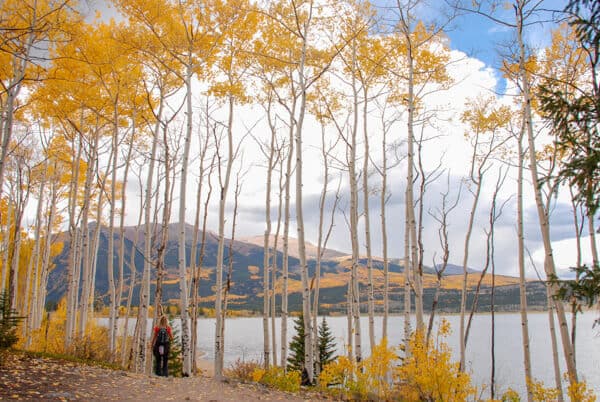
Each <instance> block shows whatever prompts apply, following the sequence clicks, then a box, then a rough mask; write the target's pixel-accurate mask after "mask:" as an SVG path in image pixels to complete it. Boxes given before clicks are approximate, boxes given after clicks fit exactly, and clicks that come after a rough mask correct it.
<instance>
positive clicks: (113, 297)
mask: <svg viewBox="0 0 600 402" xmlns="http://www.w3.org/2000/svg"><path fill="white" fill-rule="evenodd" d="M118 119H119V110H118V107H117V102H115V105H114V109H113V134H112V147H111V152H112V155H113V156H112V171H111V183H110V199H109V200H108V201H109V203H110V206H109V218H108V261H107V264H106V270H107V274H108V294H109V299H110V307H109V313H108V348H109V350H110V353H111V355H112V357H111V358H112V359H114V357H115V352H116V349H117V343H116V340H117V331H116V329H117V286H116V284H115V267H114V265H115V261H114V258H115V257H114V256H115V211H116V202H117V169H118V165H117V163H118V156H119V124H118ZM123 213H124V211H123ZM98 225H100V222H98Z"/></svg>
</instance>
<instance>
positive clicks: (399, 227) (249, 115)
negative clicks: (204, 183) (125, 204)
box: [89, 0, 591, 278]
mask: <svg viewBox="0 0 600 402" xmlns="http://www.w3.org/2000/svg"><path fill="white" fill-rule="evenodd" d="M386 2H387V3H389V1H387V0H378V1H377V5H378V6H384V5H385V3H386ZM394 3H395V2H394ZM440 3H441V1H440V0H435V1H434V0H431V1H430V2H424V4H425V5H424V6H422V8H421V9H420V10H419V12H420V13H422V14H423V16H425V17H427V18H429V17H432V16H433V17H437V18H441V15H442V11H441V9H440V6H439V5H440ZM469 3H470V2H469ZM563 3H564V2H563V1H559V0H551V1H546V2H544V7H545V8H548V9H552V8H554V9H556V8H562V7H563ZM89 4H90V6H91V7H92V8H99V9H100V11H101V12H102V13H103V14H104V15H105V16H106V15H109V16H110V15H112V12H111V11H110V10H107V8H106V6H105V5H104V4H103V2H101V1H96V2H90V3H89ZM500 13H501V15H502V17H503V18H507V19H509V20H510V19H511V18H512V11H511V10H510V9H506V10H500ZM539 18H540V19H543V18H544V16H542V15H540V16H539ZM550 28H551V27H550V26H549V25H548V24H537V25H535V26H532V27H530V28H528V29H527V31H526V39H527V41H528V43H530V44H531V45H532V46H533V48H541V47H543V46H544V45H546V44H547V43H548V42H549V29H550ZM446 33H447V35H448V37H449V41H450V42H449V44H450V48H451V49H452V58H453V60H454V61H455V62H454V63H453V64H452V65H451V67H450V69H451V74H452V75H453V77H454V78H455V80H456V81H457V82H460V84H459V85H456V86H454V87H452V88H450V89H449V90H448V91H447V92H444V93H440V94H435V95H433V96H432V97H431V98H430V99H429V100H428V103H429V105H430V106H431V107H440V108H444V109H454V111H453V112H448V116H446V117H447V121H445V122H444V123H440V126H439V127H438V129H439V131H440V132H442V133H444V134H443V135H442V136H441V137H440V138H438V139H437V140H436V141H435V143H433V144H429V145H427V149H426V152H425V157H424V159H425V160H424V163H425V165H426V166H429V167H430V168H433V167H434V166H435V165H437V163H438V161H439V160H443V163H444V167H445V168H446V169H447V171H446V172H448V176H447V177H448V182H449V183H450V197H451V198H452V197H456V196H457V194H458V190H459V188H461V189H462V190H461V200H460V202H459V205H458V208H457V209H456V210H454V211H453V212H452V214H451V216H450V222H451V223H450V226H449V231H450V243H451V255H450V263H453V264H456V265H462V260H463V254H464V253H463V248H464V241H465V233H466V228H467V225H466V224H467V221H468V213H469V210H470V208H471V194H470V193H469V191H468V189H467V187H466V186H465V185H464V184H463V185H462V187H461V182H462V181H463V178H464V176H465V174H466V173H467V171H468V161H469V160H470V153H469V152H468V144H467V143H466V142H465V140H464V137H463V135H462V134H463V132H464V130H465V128H464V127H463V126H462V124H461V123H460V121H459V119H458V114H459V113H460V110H461V109H460V107H461V106H460V105H463V104H464V102H465V101H466V99H467V98H468V97H470V96H473V95H475V94H478V93H481V94H484V95H487V96H490V95H492V94H494V93H496V94H498V98H499V100H500V102H510V96H508V95H507V96H503V95H502V94H503V93H505V92H506V93H510V92H511V88H510V85H508V84H507V83H506V82H505V81H504V80H503V78H502V77H501V75H500V74H499V73H498V71H497V68H498V67H499V65H500V60H501V57H500V55H499V52H501V51H502V49H503V46H504V45H505V44H507V43H511V38H512V37H511V35H510V30H509V28H506V27H503V26H499V25H497V24H494V23H493V22H492V21H490V20H489V19H486V18H485V17H482V16H477V15H473V14H465V15H460V16H458V17H457V18H455V19H454V20H453V21H452V22H451V23H450V25H449V26H448V29H447V31H446ZM457 105H458V106H457ZM449 106H451V107H449ZM457 107H458V109H457ZM260 113H261V111H260V109H254V110H253V109H252V108H250V107H247V108H243V109H242V110H240V111H239V112H238V116H242V120H243V121H241V122H240V124H239V126H238V127H239V128H238V130H241V129H243V127H244V125H245V126H253V125H254V124H257V126H256V127H257V130H262V129H264V126H262V128H261V124H262V123H260V122H259V121H258V120H257V118H256V116H257V115H259V114H260ZM397 130H400V131H402V130H403V128H401V127H399V128H398V129H397ZM305 133H306V134H305V139H304V140H305V145H306V151H305V158H306V161H305V171H304V183H305V185H304V190H303V191H304V202H303V206H304V214H305V227H306V239H307V241H310V242H312V243H316V241H317V230H316V228H317V225H318V219H319V208H318V201H319V193H320V191H321V185H320V183H321V182H322V179H323V175H322V169H321V166H322V163H321V161H320V155H319V152H317V151H316V148H317V147H318V146H319V145H320V144H319V143H320V137H319V135H316V134H315V133H320V129H319V128H318V126H317V124H316V122H315V121H314V120H312V119H310V118H309V119H308V120H307V122H306V127H305ZM373 152H377V153H378V152H379V150H378V149H377V150H376V151H373ZM377 155H378V154H377ZM374 158H375V159H376V157H374ZM244 161H245V164H246V165H247V166H248V168H249V169H250V171H251V173H250V174H247V175H246V176H245V178H244V180H243V189H242V194H241V196H240V207H239V217H238V223H237V228H236V238H240V237H249V236H257V235H262V234H263V231H264V228H265V223H264V215H265V211H264V209H265V202H264V183H265V179H264V177H265V176H264V169H262V168H261V167H260V165H262V155H260V153H259V152H258V150H257V149H256V147H254V148H253V147H252V146H251V145H249V146H248V147H247V151H246V152H245V154H244ZM405 170H406V167H405V165H404V164H401V165H400V166H399V167H398V168H397V169H396V170H395V171H393V172H392V173H391V174H390V177H389V187H390V192H391V195H390V199H389V201H388V204H387V208H386V214H387V225H388V249H389V256H390V257H396V258H397V257H402V256H403V255H404V247H403V236H404V205H405V200H404V188H405V183H404V181H405ZM343 180H344V181H343V182H342V185H341V188H342V192H344V190H346V194H344V196H343V197H342V200H341V202H340V206H341V208H342V209H345V210H346V211H347V210H348V204H349V202H348V197H347V185H346V180H347V179H346V177H345V176H344V179H343ZM374 180H377V179H376V178H375V179H374ZM494 181H495V179H489V180H487V181H486V182H485V183H484V190H483V194H482V197H481V201H480V204H479V206H478V209H477V212H476V220H475V225H474V229H473V234H472V238H471V247H470V250H469V259H468V265H469V266H470V267H472V268H475V269H481V268H483V266H484V264H485V238H486V236H485V230H486V229H487V222H488V213H489V207H490V200H491V193H492V191H493V185H494ZM331 186H332V187H335V186H337V176H336V177H335V178H334V179H333V182H332V184H331ZM528 186H529V187H530V186H531V184H530V183H526V187H528ZM446 187H447V185H446V175H444V176H442V178H441V179H439V180H437V181H436V182H434V183H432V184H431V185H430V186H429V188H428V190H427V195H426V199H425V201H424V207H425V211H426V213H425V215H424V221H423V228H424V230H423V235H424V244H425V264H426V265H429V266H431V265H433V263H434V262H439V261H440V253H441V252H440V248H439V241H438V233H437V228H438V225H437V223H436V222H435V220H434V219H433V218H432V217H431V216H430V215H429V214H428V213H427V211H431V212H432V213H434V211H435V209H436V208H439V206H440V202H441V196H440V194H441V193H442V192H444V191H447V190H446ZM129 191H130V198H131V199H132V201H131V202H132V203H134V202H137V201H134V200H136V197H137V192H138V191H139V188H136V185H131V186H130V187H129ZM232 192H233V189H232V190H231V193H232ZM515 192H516V184H515V181H514V176H510V175H509V178H508V179H507V181H506V183H505V185H504V187H503V190H502V192H501V194H500V201H501V202H505V201H506V207H505V209H504V210H503V214H502V216H501V217H500V219H499V220H498V222H497V224H496V230H495V264H496V271H497V272H498V273H505V274H509V275H518V267H517V246H516V241H517V235H516V227H515V221H516V218H515V216H516V215H515V208H516V207H515V200H514V196H513V195H514V193H515ZM566 193H568V191H567V192H564V191H563V192H562V194H561V195H560V196H559V197H558V198H557V199H556V200H555V201H554V202H553V208H552V212H551V223H552V225H551V235H552V240H553V249H554V256H555V260H556V265H557V267H558V269H559V272H563V273H564V272H566V270H567V268H568V267H569V266H572V265H574V263H575V252H574V250H575V247H574V244H575V240H574V229H573V222H572V212H571V206H570V205H569V200H568V198H567V197H565V194H566ZM176 194H178V193H177V190H176ZM194 198H195V189H194V190H193V191H190V192H189V194H188V197H187V203H188V205H189V206H193V205H194V203H195V200H194ZM292 198H293V197H292ZM231 199H232V196H230V200H231ZM361 202H362V201H361ZM175 203H177V200H175ZM331 203H332V201H331V197H330V198H329V200H328V206H329V207H330V206H331ZM273 204H275V200H273ZM175 208H176V205H175ZM228 209H229V211H230V212H231V209H232V205H231V203H230V205H229V207H228ZM369 209H370V212H371V225H372V226H371V234H372V241H373V245H374V247H373V252H374V254H376V255H381V243H382V242H381V238H382V236H381V230H380V225H379V214H380V211H379V200H378V198H377V196H374V197H372V198H370V208H369ZM193 212H194V211H191V208H189V207H188V210H186V216H187V221H188V222H189V223H193ZM329 213H330V208H327V210H326V214H327V215H328V214H329ZM217 215H218V214H217V209H216V205H214V206H213V209H212V211H211V214H210V215H209V225H208V226H209V229H210V230H213V231H216V230H217V227H218V224H217ZM346 216H347V214H346V215H345V214H344V213H340V212H338V213H337V214H336V216H335V226H334V228H333V231H332V237H331V240H330V243H329V244H328V247H329V248H334V249H338V250H340V251H343V252H348V253H349V252H350V236H349V234H348V226H347V223H346ZM173 217H174V219H176V217H177V211H176V210H174V211H173ZM272 217H273V219H275V218H276V206H274V207H273V209H272ZM294 217H295V214H294V210H293V209H292V220H293V219H294ZM135 218H136V217H134V216H129V217H128V221H129V223H130V224H132V223H133V222H134V221H135ZM229 223H230V222H228V224H229ZM363 223H364V219H361V222H360V224H361V229H360V230H361V239H360V244H361V253H364V244H365V240H364V236H363V235H362V233H363V232H364V228H363V226H362V225H363ZM274 224H275V223H274ZM292 225H293V224H292ZM227 230H228V231H229V230H230V229H227ZM525 232H526V246H527V248H528V251H529V253H530V254H531V260H530V263H529V264H528V268H527V276H528V277H531V278H534V277H536V273H535V270H534V266H535V267H536V268H537V270H538V271H539V272H540V273H542V271H543V268H542V267H543V255H544V252H543V246H542V242H541V236H540V231H539V225H538V219H537V212H536V210H535V205H534V203H533V197H532V193H531V191H530V189H529V190H528V191H527V193H526V196H525ZM290 234H291V235H292V236H295V234H296V232H295V226H292V228H291V230H290ZM229 235H230V233H228V234H226V236H228V237H229ZM583 255H584V262H585V261H590V260H591V257H590V251H589V239H588V238H584V239H583ZM542 275H543V274H542ZM542 277H543V276H542Z"/></svg>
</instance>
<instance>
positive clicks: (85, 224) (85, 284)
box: [77, 129, 99, 338]
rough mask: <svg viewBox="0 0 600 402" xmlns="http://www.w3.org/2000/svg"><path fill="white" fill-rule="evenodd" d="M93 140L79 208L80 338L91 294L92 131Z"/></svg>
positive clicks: (94, 150)
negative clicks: (80, 259)
mask: <svg viewBox="0 0 600 402" xmlns="http://www.w3.org/2000/svg"><path fill="white" fill-rule="evenodd" d="M92 135H93V138H92V141H91V143H90V149H89V153H88V165H87V170H86V173H85V174H86V176H85V185H84V190H83V206H82V208H81V251H80V254H81V256H82V264H83V265H82V267H81V296H80V298H79V325H78V326H77V336H78V337H79V338H82V337H83V335H84V334H85V328H86V325H87V318H88V313H89V311H88V306H89V303H90V297H91V294H92V289H91V286H92V261H91V248H92V244H91V239H90V229H89V221H88V220H89V212H90V197H91V189H92V187H93V186H92V180H93V178H94V177H95V173H96V170H95V167H96V157H97V147H98V135H99V133H98V131H97V129H94V132H93V133H92Z"/></svg>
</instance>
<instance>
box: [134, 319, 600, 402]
mask: <svg viewBox="0 0 600 402" xmlns="http://www.w3.org/2000/svg"><path fill="white" fill-rule="evenodd" d="M444 318H446V319H447V320H448V321H449V322H450V325H451V327H452V329H453V332H452V334H451V335H450V336H449V337H448V338H447V339H446V342H447V343H448V345H449V346H450V347H451V348H452V350H453V351H454V357H455V359H456V360H457V359H458V351H459V342H458V336H457V332H458V328H459V322H460V317H459V316H458V315H448V316H444ZM528 318H529V337H530V348H531V349H530V350H531V361H532V372H533V376H534V377H535V379H536V380H541V381H543V382H544V383H545V385H546V386H552V385H553V384H554V370H553V362H552V349H551V342H550V334H549V330H548V314H547V313H529V314H528ZM595 318H596V312H594V311H590V312H586V313H584V314H582V315H578V320H577V350H576V351H577V357H576V358H577V369H578V373H579V375H580V379H583V380H586V381H587V384H588V386H590V387H591V388H592V389H594V391H595V393H596V395H598V396H600V331H599V329H598V327H596V328H592V325H593V322H594V319H595ZM413 319H414V316H413ZM326 320H327V323H328V325H329V327H330V329H331V332H332V333H333V335H334V337H335V339H336V341H337V349H338V354H343V353H344V345H345V344H346V332H347V320H346V317H326ZM436 321H438V322H439V317H438V318H437V320H436ZM495 321H496V325H495V327H496V341H495V343H496V384H497V388H496V389H497V390H500V391H504V390H506V389H507V388H509V387H510V388H513V389H514V390H516V391H518V392H519V393H521V394H522V393H523V392H524V390H525V381H524V369H523V348H522V341H521V320H520V315H519V314H518V313H497V314H496V318H495ZM130 322H131V321H130ZM319 322H321V320H319ZM388 323H389V326H388V337H389V342H388V344H389V345H398V344H399V343H400V342H401V341H402V338H403V335H404V329H403V328H404V319H403V317H402V316H392V317H390V318H389V322H388ZM569 323H570V319H569ZM177 324H178V323H177V322H176V325H177ZM269 325H270V324H269ZM381 325H382V317H376V318H375V328H376V331H375V332H376V338H377V340H378V341H379V340H380V339H381ZM413 325H414V322H413ZM436 327H437V326H436ZM149 328H150V327H149ZM293 328H294V326H293V319H292V318H290V319H289V321H288V344H289V340H291V338H292V336H293V335H294V329H293ZM279 329H280V320H279V319H278V320H277V334H276V336H277V341H278V342H277V344H278V345H279V338H280V335H279ZM361 330H362V333H363V337H362V347H363V355H364V356H367V355H368V354H369V338H368V318H367V317H362V318H361ZM214 335H215V320H214V319H208V318H206V319H200V320H199V323H198V346H199V349H200V351H201V352H203V353H204V358H205V359H208V360H211V359H212V358H213V356H214ZM558 340H559V342H560V337H559V338H558ZM262 343H263V330H262V318H261V317H250V318H230V319H227V322H226V326H225V366H226V367H227V366H228V365H230V364H231V363H233V362H235V361H236V360H237V359H242V360H245V361H249V360H256V361H261V360H262V350H263V344H262ZM490 345H491V315H489V314H482V315H477V316H475V317H474V318H473V324H472V326H471V332H470V334H469V340H468V345H467V356H466V359H467V370H468V371H470V373H471V376H472V379H473V382H474V383H475V384H477V385H478V386H481V385H482V384H489V383H490V373H491V352H490ZM278 347H279V346H278ZM559 348H560V343H559ZM277 353H278V355H279V350H278V351H277ZM559 355H560V360H561V367H562V370H561V372H564V371H566V369H565V365H564V359H563V357H562V351H561V352H560V353H559ZM485 395H487V393H486V394H485Z"/></svg>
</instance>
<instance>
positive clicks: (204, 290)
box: [48, 224, 546, 313]
mask: <svg viewBox="0 0 600 402" xmlns="http://www.w3.org/2000/svg"><path fill="white" fill-rule="evenodd" d="M94 229H95V227H94V226H93V225H92V228H91V230H92V233H93V230H94ZM178 229H179V228H178V225H177V224H171V225H169V227H168V228H167V230H168V232H167V236H168V237H167V238H168V240H167V244H166V248H165V255H164V262H165V267H166V275H165V278H164V284H163V297H164V300H165V301H167V302H169V303H173V304H176V303H177V300H178V298H179V269H178V242H177V238H178V231H179V230H178ZM185 230H186V260H187V261H190V260H191V258H190V257H191V246H192V237H193V232H194V230H193V227H192V226H191V225H186V227H185ZM116 232H117V233H116V234H115V256H114V266H115V278H117V277H118V275H117V272H116V269H117V268H116V267H118V249H117V248H118V245H119V240H120V239H119V235H118V230H117V231H116ZM136 233H137V239H138V241H137V244H136V245H135V248H134V247H133V246H134V240H135V239H136ZM143 233H144V227H143V226H142V227H140V228H135V227H127V228H125V239H124V244H125V261H126V266H125V272H124V275H125V278H126V281H125V282H126V286H125V288H126V293H127V289H128V286H129V282H130V279H129V278H130V277H131V268H130V266H129V265H130V264H129V261H130V259H131V257H132V255H133V257H134V258H133V261H134V268H135V272H136V280H135V287H134V292H133V304H134V305H135V304H137V301H138V300H139V284H140V281H141V277H142V272H143V269H144V257H143V255H142V251H143V250H144V242H145V240H144V238H143ZM108 236H109V232H108V230H107V229H106V228H105V227H102V228H101V230H100V233H99V245H98V257H97V261H96V275H95V286H96V293H95V295H96V300H97V303H99V304H102V303H107V302H108V272H107V266H108V264H107V261H108ZM60 237H61V239H62V241H63V242H64V247H63V250H62V253H61V254H60V255H58V256H57V257H56V258H55V260H54V262H55V264H56V268H55V269H54V270H53V271H52V272H51V273H50V277H49V281H48V300H49V301H57V300H59V299H60V298H61V297H63V296H64V294H65V292H66V284H67V266H68V256H69V248H70V244H69V237H68V235H67V234H63V235H61V236H60ZM160 238H161V233H157V234H156V235H155V237H154V239H155V240H154V242H157V241H158V240H157V239H160ZM201 238H202V233H201V232H199V233H198V239H199V240H200V239H201ZM262 239H263V238H262V236H256V237H252V238H245V239H242V240H236V241H234V242H233V244H232V245H231V241H230V240H229V239H226V240H225V260H224V262H225V266H224V271H225V273H227V271H228V269H229V261H230V260H229V251H230V250H229V248H230V246H231V248H232V251H233V254H232V256H233V261H232V264H231V281H230V284H231V285H230V286H231V287H230V291H229V302H228V303H229V308H230V309H233V310H236V309H237V310H250V311H256V312H258V311H261V310H262V291H263V268H262V265H263V246H262ZM294 244H296V240H295V239H291V240H290V251H293V250H294V249H295V248H294ZM204 247H205V253H204V257H203V261H202V268H201V271H200V272H201V277H200V289H199V294H200V297H201V304H202V305H203V306H205V307H214V284H215V282H216V280H215V279H216V273H215V265H216V261H217V258H216V256H217V247H218V237H217V236H216V234H214V233H212V232H207V233H206V238H205V245H204ZM296 249H297V247H296ZM307 255H308V256H309V260H308V269H309V275H310V276H311V277H312V276H314V272H315V265H316V260H315V256H316V247H314V246H313V245H310V244H309V245H308V246H307ZM324 257H325V259H324V260H323V261H322V263H321V281H320V283H321V291H320V299H319V300H320V306H321V307H320V310H321V312H323V313H327V312H329V313H343V312H345V309H346V307H345V302H346V289H347V281H348V277H349V275H348V272H349V271H350V268H351V265H352V264H351V257H350V256H348V255H345V254H344V253H341V252H338V251H335V250H326V252H325V254H324ZM282 259H283V258H282V253H281V252H280V251H278V252H277V273H278V285H277V286H278V289H281V267H282ZM196 262H197V264H199V263H200V246H199V247H198V254H197V255H196ZM402 263H403V261H402V260H401V259H396V260H390V263H389V271H390V275H389V278H390V281H389V282H390V287H389V298H390V308H391V309H392V311H399V310H400V309H401V308H402V307H401V306H402V303H403V302H402V301H403V294H404V273H403V272H404V268H403V266H402ZM359 264H360V265H359V280H360V292H361V295H360V298H361V303H365V302H366V300H367V297H366V296H367V294H366V292H367V278H368V270H367V269H366V258H363V257H361V258H360V260H359ZM188 265H189V263H188ZM373 267H374V270H375V271H374V290H375V297H376V304H377V308H378V309H379V310H380V309H381V308H382V307H381V306H382V301H381V299H382V295H383V286H384V283H383V261H382V259H380V258H374V259H373ZM151 272H152V274H151V281H152V282H154V280H155V276H156V272H155V268H154V267H152V270H151ZM458 273H462V267H458V266H455V265H449V266H448V267H447V268H446V275H445V278H444V280H443V284H442V289H441V291H440V292H441V293H440V304H439V308H440V309H441V310H445V311H457V309H458V306H459V304H460V289H461V287H462V279H463V278H462V276H461V275H458ZM188 275H189V273H188ZM479 277H480V274H479V272H477V271H475V270H472V269H469V276H468V286H469V288H470V289H474V288H475V287H476V285H477V282H478V280H479ZM188 279H189V276H188ZM423 283H424V287H425V290H424V299H425V301H424V303H425V306H430V305H431V301H432V300H433V295H434V293H435V287H436V275H435V270H434V269H432V268H430V267H424V276H423ZM490 284H491V277H490V275H487V276H486V278H485V279H484V281H483V282H482V291H481V294H480V297H479V306H480V308H481V309H483V310H485V309H486V308H489V307H486V306H489V305H490V303H491V300H490V291H489V289H490ZM496 286H497V287H496V292H495V294H496V299H495V303H496V305H497V306H499V308H501V309H502V308H504V309H509V310H511V309H516V308H517V307H518V304H519V292H518V290H519V289H518V279H517V278H513V277H508V276H502V275H496ZM288 289H289V311H297V310H299V309H300V307H301V277H300V266H299V260H298V258H297V257H296V256H295V254H293V255H290V256H289V279H288ZM528 290H529V294H528V304H529V306H530V307H533V308H536V306H540V307H542V306H545V303H546V296H545V287H544V286H543V284H542V286H541V287H540V286H539V284H536V283H534V282H531V283H529V284H528ZM278 293H279V292H278ZM153 294H154V286H153V285H152V289H151V302H153V301H152V299H153V297H152V296H153ZM472 298H473V297H472V294H469V298H468V299H469V302H470V301H471V300H472ZM530 299H531V300H530ZM277 305H280V296H279V295H278V296H277ZM361 308H364V310H365V311H366V305H361Z"/></svg>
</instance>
